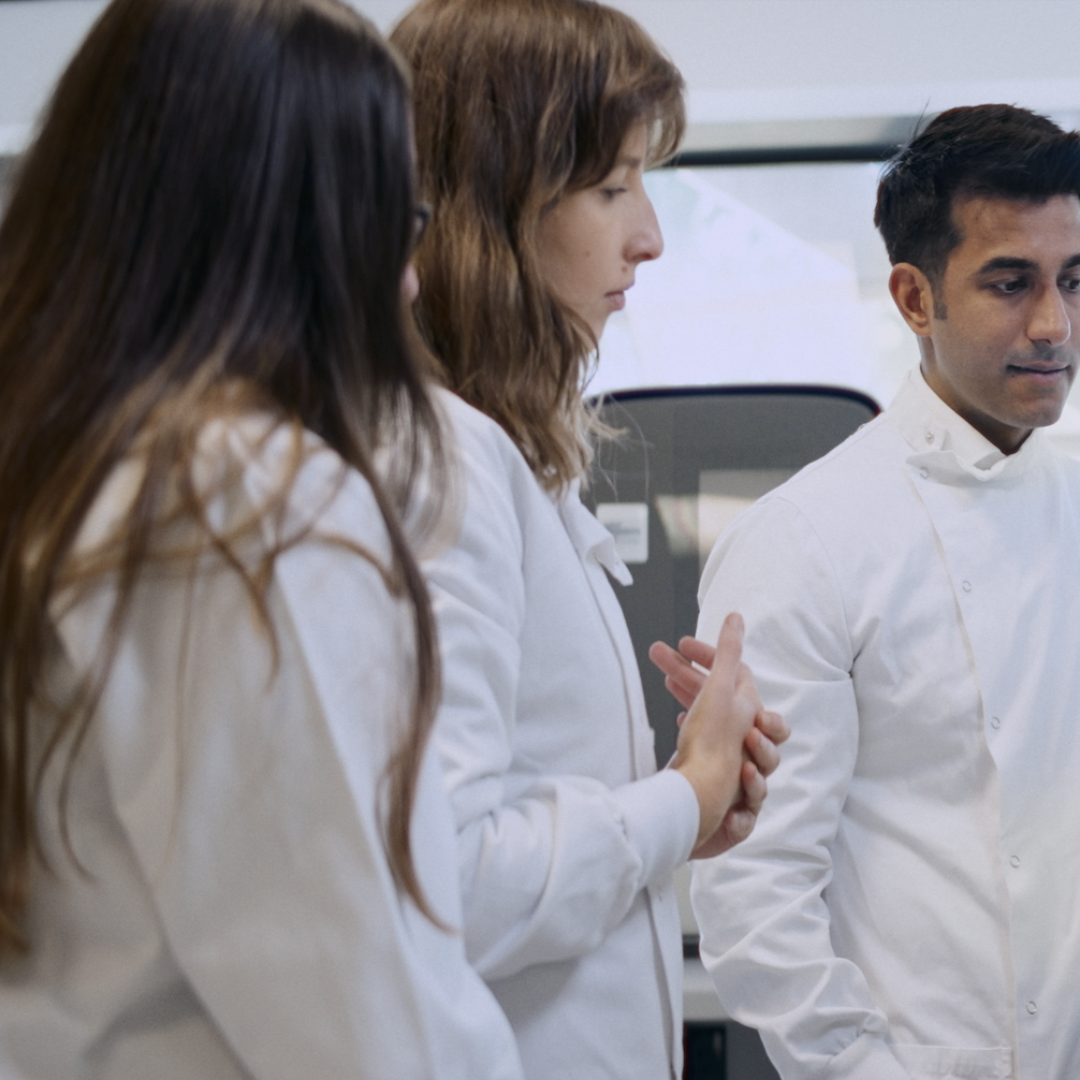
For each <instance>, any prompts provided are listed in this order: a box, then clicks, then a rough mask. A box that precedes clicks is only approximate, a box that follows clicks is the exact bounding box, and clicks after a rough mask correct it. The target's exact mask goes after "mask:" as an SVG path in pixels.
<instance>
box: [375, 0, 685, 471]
mask: <svg viewBox="0 0 1080 1080" xmlns="http://www.w3.org/2000/svg"><path fill="white" fill-rule="evenodd" d="M390 40H391V43H392V44H394V45H395V46H396V47H397V48H398V49H399V50H400V51H401V53H402V55H403V56H404V57H405V59H406V60H407V61H408V63H409V64H410V65H411V67H412V69H413V84H414V103H415V112H416V142H417V154H418V159H419V167H420V185H421V188H422V190H423V192H424V196H425V198H427V199H429V200H430V201H431V203H432V206H433V210H434V214H433V217H432V222H431V227H430V229H429V230H428V232H427V234H426V235H425V237H424V241H423V243H422V244H421V245H420V250H419V251H418V253H417V265H418V269H419V272H420V299H419V303H418V304H417V306H416V312H417V316H418V319H419V323H420V326H421V330H422V331H423V333H424V335H425V337H426V338H427V341H428V344H429V345H430V346H431V347H432V350H433V351H434V353H435V354H436V356H437V357H438V358H439V360H440V362H441V364H442V367H443V373H444V378H445V381H446V382H447V384H448V385H449V387H450V388H451V389H452V390H454V391H456V392H457V393H458V394H460V395H461V396H462V397H463V398H464V399H465V400H466V401H468V402H469V403H470V404H472V405H474V406H476V407H477V408H478V409H480V410H481V411H483V412H485V413H487V414H488V415H489V416H491V417H492V418H494V419H495V420H496V421H498V423H499V424H501V425H502V427H503V428H504V429H505V430H506V432H507V433H508V434H509V435H510V437H511V438H512V439H513V440H514V442H515V443H516V444H517V446H518V448H519V449H520V450H521V452H522V454H524V456H525V458H526V460H527V461H528V462H529V465H530V466H531V468H532V470H533V472H534V473H535V474H536V476H537V477H538V478H539V480H540V482H541V483H543V484H544V485H545V486H546V487H548V488H549V489H556V488H559V487H561V486H562V485H564V484H566V483H567V482H568V481H570V480H572V479H573V478H575V477H577V476H580V475H581V474H582V473H583V472H584V470H585V468H586V467H587V465H588V463H589V460H590V457H591V448H590V445H589V439H588V433H589V429H590V421H589V417H588V415H587V413H586V411H585V406H584V403H583V400H582V390H583V388H584V385H585V382H586V381H587V378H588V375H589V374H590V371H589V358H590V356H591V355H593V354H594V352H595V349H596V347H597V342H596V340H595V338H594V336H593V335H592V333H591V331H590V330H589V328H588V326H586V325H585V323H584V322H583V321H582V320H581V319H579V318H578V317H577V316H575V315H574V313H573V312H572V311H571V310H570V308H569V307H568V305H567V304H565V303H564V302H561V301H560V300H558V299H557V298H556V297H555V295H554V294H553V292H552V291H551V289H549V288H548V287H547V286H546V285H545V284H544V282H543V281H542V279H541V277H540V274H539V271H538V268H537V253H536V240H537V226H538V224H539V222H540V219H541V217H542V216H543V215H544V213H545V212H547V211H548V210H550V209H551V208H552V207H553V206H554V205H555V204H556V203H557V202H558V201H559V199H560V198H562V197H563V196H564V195H567V194H570V193H572V192H575V191H579V190H581V189H582V188H586V187H590V186H591V185H593V184H596V183H599V182H600V181H601V180H602V179H603V178H604V177H605V176H606V175H607V174H608V173H609V172H610V171H611V170H612V168H613V167H614V165H615V162H616V160H617V158H618V154H619V150H620V148H621V147H622V144H623V141H624V139H625V138H626V136H627V134H628V133H629V132H630V130H631V129H632V128H633V127H634V125H636V124H638V123H641V122H642V121H644V122H645V123H646V124H647V125H648V127H649V134H650V138H649V147H650V161H651V162H653V163H655V162H656V161H659V160H663V159H664V158H666V157H669V156H670V155H671V154H673V153H674V151H675V149H676V147H677V146H678V143H679V141H680V139H681V138H682V134H683V130H684V128H685V111H684V105H683V80H682V77H681V76H680V74H679V72H678V70H677V69H676V68H675V66H674V65H673V64H672V63H671V61H670V60H668V59H667V58H666V57H665V56H664V55H663V54H662V53H661V52H660V50H659V49H658V48H657V46H656V45H655V44H654V43H653V41H652V40H651V39H650V38H649V36H648V35H647V34H646V33H645V31H644V30H642V29H641V27H640V26H638V24H637V23H636V22H634V20H633V19H631V18H630V17H629V16H627V15H624V14H623V13H621V12H619V11H615V10H613V9H612V8H608V7H605V6H603V5H602V4H598V3H593V2H591V0H422V2H421V3H420V4H419V5H417V7H415V8H414V9H413V10H412V11H411V12H409V14H407V15H406V16H405V17H404V18H403V19H402V21H401V22H400V23H399V24H398V25H397V27H396V28H395V29H394V31H393V33H392V34H391V35H390Z"/></svg>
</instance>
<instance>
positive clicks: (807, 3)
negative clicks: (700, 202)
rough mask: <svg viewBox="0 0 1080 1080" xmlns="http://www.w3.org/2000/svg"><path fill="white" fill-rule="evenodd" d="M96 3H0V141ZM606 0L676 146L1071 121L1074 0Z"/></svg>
mask: <svg viewBox="0 0 1080 1080" xmlns="http://www.w3.org/2000/svg"><path fill="white" fill-rule="evenodd" d="M509 2H512V0H509ZM354 3H355V4H356V6H357V7H359V8H360V10H362V11H364V12H365V13H367V14H368V15H369V16H370V17H371V18H372V19H373V21H374V22H375V23H376V24H377V25H378V26H380V27H381V28H382V29H384V30H385V29H388V28H389V26H390V25H391V24H392V23H393V22H394V20H395V19H396V18H397V17H398V16H399V15H400V14H401V13H402V12H403V11H405V10H406V9H407V7H408V2H407V0H354ZM103 4H104V0H7V2H4V3H0V153H4V152H13V151H16V150H18V149H19V148H20V147H21V146H22V145H24V144H25V141H26V139H27V138H28V137H29V132H30V130H31V126H32V123H33V120H34V117H35V116H36V115H37V112H38V110H39V109H40V107H41V105H42V104H43V102H44V101H45V99H46V97H47V94H48V91H49V88H50V86H51V85H52V83H53V81H54V80H55V79H56V76H57V75H58V74H59V72H60V70H61V68H62V67H63V65H64V63H65V62H66V60H67V58H68V57H69V56H70V54H71V52H72V50H73V49H74V48H75V47H76V45H77V44H78V41H79V40H80V39H81V37H82V35H83V34H84V33H85V32H86V29H87V27H88V26H89V25H90V23H91V22H92V21H93V19H94V18H95V16H96V15H97V13H98V12H99V11H100V10H101V8H102V7H103ZM616 6H618V7H621V8H623V9H624V10H626V11H628V12H630V14H632V15H633V16H634V17H635V18H637V19H638V20H640V21H641V22H642V23H643V24H644V25H645V26H646V27H647V28H648V29H649V30H650V32H651V33H652V34H653V36H654V37H655V38H656V39H657V40H658V41H659V42H660V43H661V44H662V45H663V46H664V47H665V48H666V49H667V50H668V51H669V52H670V53H671V55H672V57H673V58H674V59H675V61H676V63H677V64H678V65H679V66H680V67H681V68H682V70H683V72H684V74H685V75H686V78H687V82H688V84H689V87H690V116H691V120H692V122H693V125H694V126H693V128H692V130H691V132H690V137H689V140H688V145H690V146H695V147H709V146H732V145H743V146H745V145H755V144H761V143H772V144H778V143H780V144H785V145H790V144H792V143H793V142H798V141H805V140H806V139H809V140H810V141H821V140H822V139H823V138H824V139H826V140H828V141H834V140H843V141H870V140H872V139H874V138H875V137H877V136H878V135H880V134H881V133H882V132H883V131H885V129H886V126H887V125H886V121H885V118H889V117H897V116H900V117H910V116H917V115H919V114H921V113H922V112H924V111H930V112H936V111H939V110H940V109H943V108H947V107H949V106H950V105H956V104H972V103H975V102H978V101H989V100H996V101H1008V102H1014V103H1016V104H1020V105H1025V106H1028V107H1030V108H1035V109H1039V110H1043V111H1046V112H1050V113H1052V114H1054V115H1055V116H1057V117H1059V118H1060V119H1062V120H1064V121H1065V122H1066V123H1068V124H1069V125H1070V126H1072V125H1074V124H1075V123H1077V122H1078V121H1080V50H1078V47H1077V43H1078V42H1080V2H1077V0H616ZM808 121H809V122H810V123H809V124H808ZM894 127H895V125H894ZM890 130H892V129H890Z"/></svg>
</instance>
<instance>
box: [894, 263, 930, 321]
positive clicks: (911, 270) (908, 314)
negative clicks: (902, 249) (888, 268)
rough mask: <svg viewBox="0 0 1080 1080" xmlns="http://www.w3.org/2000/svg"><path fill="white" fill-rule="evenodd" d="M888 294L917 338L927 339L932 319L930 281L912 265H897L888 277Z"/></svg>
mask: <svg viewBox="0 0 1080 1080" xmlns="http://www.w3.org/2000/svg"><path fill="white" fill-rule="evenodd" d="M889 292H890V294H891V295H892V298H893V303H895V304H896V307H897V309H898V310H899V312H900V314H901V315H902V316H903V317H904V322H906V323H907V324H908V326H910V327H911V329H912V330H913V331H914V332H915V333H916V334H918V335H919V337H929V336H930V333H931V322H932V320H933V318H934V297H933V290H932V289H931V288H930V279H929V278H927V276H926V275H925V274H924V273H923V272H922V271H921V270H920V269H919V268H918V267H917V266H914V265H913V264H912V263H897V264H896V265H895V266H894V267H893V268H892V273H891V274H890V275H889Z"/></svg>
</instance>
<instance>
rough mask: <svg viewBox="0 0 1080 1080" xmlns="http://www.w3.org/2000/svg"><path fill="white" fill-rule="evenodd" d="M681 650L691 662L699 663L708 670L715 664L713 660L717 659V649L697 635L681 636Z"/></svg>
mask: <svg viewBox="0 0 1080 1080" xmlns="http://www.w3.org/2000/svg"><path fill="white" fill-rule="evenodd" d="M679 652H680V653H682V655H683V656H684V657H686V659H687V660H689V661H690V663H691V664H699V665H700V666H701V667H703V668H705V669H706V670H708V669H709V668H711V667H712V666H713V661H714V660H715V659H716V649H715V648H713V646H712V645H707V644H706V643H705V642H704V641H699V640H698V639H697V638H695V637H682V638H679Z"/></svg>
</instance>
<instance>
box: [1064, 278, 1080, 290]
mask: <svg viewBox="0 0 1080 1080" xmlns="http://www.w3.org/2000/svg"><path fill="white" fill-rule="evenodd" d="M1061 287H1062V288H1063V289H1064V290H1065V291H1066V292H1069V293H1080V277H1069V278H1065V280H1064V281H1062V283H1061Z"/></svg>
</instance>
